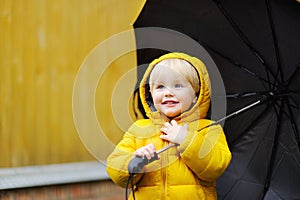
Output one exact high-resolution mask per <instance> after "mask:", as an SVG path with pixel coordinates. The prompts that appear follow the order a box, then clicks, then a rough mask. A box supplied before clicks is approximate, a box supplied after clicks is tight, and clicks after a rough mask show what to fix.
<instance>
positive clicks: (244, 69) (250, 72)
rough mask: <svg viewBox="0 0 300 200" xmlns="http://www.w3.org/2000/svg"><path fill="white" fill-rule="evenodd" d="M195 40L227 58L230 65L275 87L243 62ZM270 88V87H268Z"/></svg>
mask: <svg viewBox="0 0 300 200" xmlns="http://www.w3.org/2000/svg"><path fill="white" fill-rule="evenodd" d="M196 41H197V42H199V43H200V44H201V45H202V46H203V47H205V48H207V49H209V50H211V51H212V52H214V53H215V54H217V55H219V56H221V57H222V58H224V59H225V60H227V61H228V62H229V63H231V64H232V65H234V66H236V67H238V68H240V69H241V70H243V71H245V72H247V73H248V74H250V75H251V76H253V77H255V78H257V79H258V80H260V81H262V82H265V83H267V84H268V85H272V86H273V87H276V86H277V85H275V84H274V83H272V82H271V81H270V80H269V78H268V79H265V78H263V77H261V76H260V75H258V74H256V73H255V72H253V71H251V70H250V69H249V68H247V67H246V66H244V65H243V64H240V63H238V62H236V61H234V60H232V59H231V58H229V57H227V56H225V55H224V54H222V53H220V52H219V51H217V50H215V49H213V48H212V47H210V46H208V45H207V44H205V43H204V42H201V41H199V40H196ZM269 89H270V88H269Z"/></svg>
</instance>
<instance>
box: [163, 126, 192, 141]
mask: <svg viewBox="0 0 300 200" xmlns="http://www.w3.org/2000/svg"><path fill="white" fill-rule="evenodd" d="M160 130H161V131H162V132H163V133H164V134H163V135H161V136H160V138H161V139H163V140H168V141H170V142H173V143H176V144H181V143H182V142H183V141H184V139H185V137H186V135H187V133H188V126H187V124H185V125H183V126H180V125H178V124H177V122H176V121H175V120H172V121H171V123H169V122H166V123H165V125H164V127H162V128H161V129H160Z"/></svg>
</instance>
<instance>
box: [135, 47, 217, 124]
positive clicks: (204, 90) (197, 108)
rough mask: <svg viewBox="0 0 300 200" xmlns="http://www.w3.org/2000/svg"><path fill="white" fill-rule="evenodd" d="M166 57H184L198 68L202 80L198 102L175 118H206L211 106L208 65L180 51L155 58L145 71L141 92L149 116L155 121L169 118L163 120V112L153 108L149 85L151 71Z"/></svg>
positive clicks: (184, 120) (162, 121) (185, 119)
mask: <svg viewBox="0 0 300 200" xmlns="http://www.w3.org/2000/svg"><path fill="white" fill-rule="evenodd" d="M166 59H182V60H185V61H187V62H189V63H190V64H191V65H192V66H193V67H194V68H195V69H196V71H197V73H198V75H199V82H200V91H199V95H198V99H197V102H196V103H195V104H194V105H193V107H192V108H190V109H189V110H187V111H185V112H183V113H182V114H181V115H180V116H177V117H175V118H174V119H175V120H177V121H181V122H188V121H194V120H198V119H203V118H205V117H206V116H207V112H208V109H209V106H210V93H211V87H210V79H209V75H208V72H207V69H206V66H205V65H204V63H203V62H202V61H201V60H199V59H198V58H196V57H192V56H189V55H187V54H185V53H179V52H173V53H168V54H165V55H163V56H161V57H159V58H157V59H155V60H153V61H152V62H151V63H150V64H149V66H148V68H147V70H146V71H145V73H144V76H143V78H142V80H141V82H140V87H139V93H140V98H141V102H142V105H143V107H144V110H145V112H146V115H147V117H149V118H150V119H151V120H152V121H153V122H155V123H164V122H165V121H166V120H167V119H165V120H163V119H162V115H161V113H159V111H156V110H155V109H153V108H154V105H153V101H152V97H151V94H150V87H149V76H150V73H151V71H152V70H153V68H154V67H155V66H156V65H157V64H158V63H160V62H161V61H163V60H166ZM166 76H167V75H166Z"/></svg>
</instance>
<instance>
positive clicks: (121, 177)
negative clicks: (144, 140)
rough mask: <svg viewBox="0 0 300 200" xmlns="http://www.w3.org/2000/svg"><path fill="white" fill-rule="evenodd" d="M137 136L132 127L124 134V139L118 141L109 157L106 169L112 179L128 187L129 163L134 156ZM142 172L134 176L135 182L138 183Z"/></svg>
mask: <svg viewBox="0 0 300 200" xmlns="http://www.w3.org/2000/svg"><path fill="white" fill-rule="evenodd" d="M135 146H136V145H135V137H134V135H133V134H132V133H130V129H129V131H128V132H126V133H125V134H124V136H123V139H122V140H121V141H120V142H119V143H118V145H117V146H116V148H115V149H114V151H113V152H112V153H111V154H110V155H109V157H108V158H107V163H106V164H107V166H106V171H107V173H108V175H109V176H110V178H111V180H112V181H113V182H114V183H115V184H117V185H119V186H121V187H126V183H127V181H128V178H129V173H128V164H129V162H130V160H131V159H132V158H133V152H134V151H135ZM141 176H142V174H136V175H134V177H133V183H134V184H136V183H137V182H138V181H139V179H140V178H141Z"/></svg>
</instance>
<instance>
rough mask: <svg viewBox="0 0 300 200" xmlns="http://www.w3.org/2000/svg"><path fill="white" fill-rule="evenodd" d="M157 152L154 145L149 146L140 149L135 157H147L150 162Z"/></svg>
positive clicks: (135, 153)
mask: <svg viewBox="0 0 300 200" xmlns="http://www.w3.org/2000/svg"><path fill="white" fill-rule="evenodd" d="M155 152H156V149H155V147H154V144H152V143H151V144H148V145H146V146H143V147H141V148H139V149H137V150H136V151H135V152H134V153H133V154H134V155H135V156H140V157H142V158H144V157H145V156H146V158H147V159H148V160H150V159H151V158H153V157H154V153H155Z"/></svg>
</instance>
